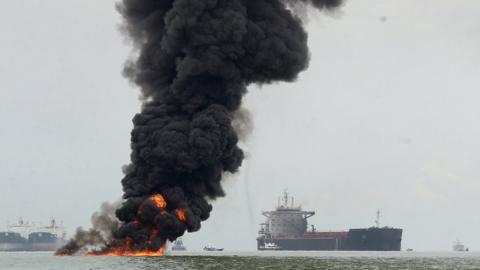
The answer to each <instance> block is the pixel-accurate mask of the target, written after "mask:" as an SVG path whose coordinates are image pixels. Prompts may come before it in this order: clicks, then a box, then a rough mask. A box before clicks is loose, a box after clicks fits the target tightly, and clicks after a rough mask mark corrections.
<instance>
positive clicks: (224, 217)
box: [0, 0, 480, 250]
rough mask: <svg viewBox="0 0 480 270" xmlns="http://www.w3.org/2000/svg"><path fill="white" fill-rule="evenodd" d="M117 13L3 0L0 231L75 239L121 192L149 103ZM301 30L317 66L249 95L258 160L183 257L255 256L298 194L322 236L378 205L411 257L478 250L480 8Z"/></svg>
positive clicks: (368, 12) (353, 10)
mask: <svg viewBox="0 0 480 270" xmlns="http://www.w3.org/2000/svg"><path fill="white" fill-rule="evenodd" d="M114 2H115V1H110V0H102V1H98V0H69V1H65V0H49V1H44V0H5V1H3V2H2V8H1V9H0V33H1V35H0V60H1V61H0V123H1V126H2V128H1V129H0V149H1V150H0V151H1V152H0V183H1V185H0V213H1V215H0V229H5V225H6V224H7V222H15V221H16V220H17V219H18V218H19V217H23V218H24V219H26V220H30V221H35V222H36V224H38V225H39V224H40V223H43V224H46V223H47V222H48V220H49V218H50V217H56V218H57V219H58V220H62V221H63V222H64V224H65V225H66V226H67V227H68V229H69V231H70V232H73V230H74V229H75V228H76V227H77V226H78V225H82V226H85V227H88V225H89V219H90V215H91V214H92V213H93V212H94V211H95V210H96V209H98V207H99V205H100V203H101V202H103V201H113V200H115V199H117V198H119V197H120V196H121V194H122V191H121V185H120V180H121V178H122V173H121V166H122V165H123V164H126V163H128V161H129V152H130V149H129V140H130V130H131V128H132V123H131V119H132V117H133V115H134V114H135V113H136V112H138V111H139V107H140V102H139V100H138V89H135V87H134V86H132V85H130V84H129V83H128V82H127V81H126V80H125V79H124V78H123V77H122V76H121V69H122V64H123V62H124V61H125V59H126V58H127V57H128V55H129V53H130V45H129V44H128V42H126V41H125V39H124V38H123V36H122V35H121V34H120V33H119V32H118V30H117V28H118V24H119V23H120V17H119V15H118V14H117V13H116V12H115V9H114ZM307 28H308V32H309V34H310V42H309V43H310V48H311V63H310V69H309V70H308V71H306V72H304V73H302V74H301V76H300V77H299V79H298V81H297V82H295V83H290V84H286V83H278V84H274V85H268V86H262V87H261V88H259V87H256V86H251V87H250V88H249V90H250V91H249V94H248V95H247V96H246V98H245V102H244V107H246V108H248V109H249V110H250V111H251V112H252V115H253V121H254V125H255V129H254V130H253V133H252V134H251V135H250V137H249V139H248V140H247V141H246V142H245V143H244V147H245V149H246V151H247V152H248V153H249V158H248V160H246V162H245V163H244V166H243V167H242V169H241V172H240V173H239V174H238V175H236V176H233V177H230V178H228V179H226V181H225V185H224V186H225V189H226V191H227V197H225V198H222V199H220V200H218V201H216V202H214V210H213V213H212V216H211V218H210V220H208V221H207V222H205V223H204V224H203V228H202V230H201V231H200V232H198V233H195V234H188V235H186V236H185V237H184V242H185V243H186V245H187V247H188V248H190V249H200V248H201V247H202V246H203V245H205V244H207V243H213V244H215V245H217V246H221V247H225V248H227V249H229V250H254V249H255V248H256V243H255V238H256V234H257V231H258V228H259V226H258V224H259V223H260V222H262V221H263V217H262V215H261V211H262V210H270V209H272V208H274V206H275V205H276V202H277V196H278V195H279V194H280V193H281V192H282V190H283V189H284V188H288V189H289V191H290V192H291V193H292V194H293V195H295V200H296V202H297V203H298V204H301V205H302V207H303V208H304V209H305V210H315V211H316V215H315V216H314V217H312V218H310V220H309V221H310V223H312V224H315V225H316V226H317V228H318V229H319V230H348V229H349V228H352V227H368V226H371V225H373V223H374V219H375V212H376V210H377V209H380V210H381V212H382V221H381V222H382V225H388V226H395V227H400V228H403V229H404V237H403V247H404V248H413V249H415V250H450V249H451V244H452V242H453V241H454V240H455V239H456V238H459V239H460V240H462V241H463V242H464V243H465V244H466V246H468V247H470V248H471V249H472V250H480V230H479V228H480V215H479V214H478V205H479V202H480V196H479V194H480V167H479V164H480V155H479V153H480V152H479V151H480V141H479V139H480V123H479V119H480V106H479V100H480V92H479V90H480V81H479V78H480V50H479V48H480V32H479V29H480V1H477V0H402V1H398V0H363V1H348V3H347V5H346V6H345V7H344V8H343V9H342V11H341V12H339V13H338V14H335V15H333V16H332V15H330V16H325V15H319V14H312V16H310V19H309V24H308V27H307Z"/></svg>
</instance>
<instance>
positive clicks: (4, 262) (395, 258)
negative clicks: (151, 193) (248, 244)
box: [0, 251, 480, 270]
mask: <svg viewBox="0 0 480 270" xmlns="http://www.w3.org/2000/svg"><path fill="white" fill-rule="evenodd" d="M0 269H2V270H3V269H5V270H123V269H125V270H126V269H128V270H157V269H228V270H234V269H325V270H326V269H329V270H334V269H338V270H348V269H361V270H377V269H378V270H388V269H395V270H400V269H402V270H406V269H415V270H417V269H418V270H422V269H435V270H447V269H448V270H450V269H451V270H453V269H459V270H460V269H462V270H463V269H480V253H473V252H468V253H467V252H465V253H454V252H450V253H423V252H337V251H335V252H283V251H267V252H178V253H175V254H170V255H168V256H164V257H84V256H72V257H55V256H53V255H52V254H51V253H33V252H32V253H28V252H13V253H0Z"/></svg>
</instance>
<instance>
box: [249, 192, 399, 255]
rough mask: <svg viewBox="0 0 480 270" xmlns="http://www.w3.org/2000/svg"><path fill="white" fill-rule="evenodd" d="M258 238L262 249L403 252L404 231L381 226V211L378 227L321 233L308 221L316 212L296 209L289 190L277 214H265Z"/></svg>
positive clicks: (258, 243)
mask: <svg viewBox="0 0 480 270" xmlns="http://www.w3.org/2000/svg"><path fill="white" fill-rule="evenodd" d="M262 214H263V215H264V216H265V217H266V220H265V222H263V223H261V224H260V225H261V228H260V231H259V235H258V237H257V248H258V250H272V248H271V247H272V246H274V247H275V250H379V251H394V250H400V249H401V239H402V229H396V228H388V227H383V228H381V227H380V212H379V211H378V212H377V221H376V226H375V227H371V228H367V229H350V230H349V231H329V232H320V231H317V230H316V228H315V227H314V226H313V225H311V226H310V228H311V229H310V230H309V229H308V221H307V219H308V218H310V217H311V216H313V215H315V212H314V211H303V210H302V209H301V207H300V206H295V204H294V198H293V197H290V196H289V195H288V193H287V191H286V190H285V192H284V194H283V196H282V198H280V199H279V203H278V206H277V207H276V209H275V210H274V211H264V212H262Z"/></svg>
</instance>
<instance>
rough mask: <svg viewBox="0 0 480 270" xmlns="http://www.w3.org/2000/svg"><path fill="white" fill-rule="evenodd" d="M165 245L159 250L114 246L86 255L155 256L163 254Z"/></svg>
mask: <svg viewBox="0 0 480 270" xmlns="http://www.w3.org/2000/svg"><path fill="white" fill-rule="evenodd" d="M164 251H165V247H164V246H162V247H161V248H160V249H159V250H156V251H155V250H128V249H123V248H114V249H112V250H109V251H107V252H88V253H87V254H85V256H90V257H91V256H106V257H120V256H125V257H154V256H163V253H164Z"/></svg>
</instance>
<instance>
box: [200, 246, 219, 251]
mask: <svg viewBox="0 0 480 270" xmlns="http://www.w3.org/2000/svg"><path fill="white" fill-rule="evenodd" d="M203 250H205V251H223V248H216V247H214V246H212V245H206V246H205V247H203Z"/></svg>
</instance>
